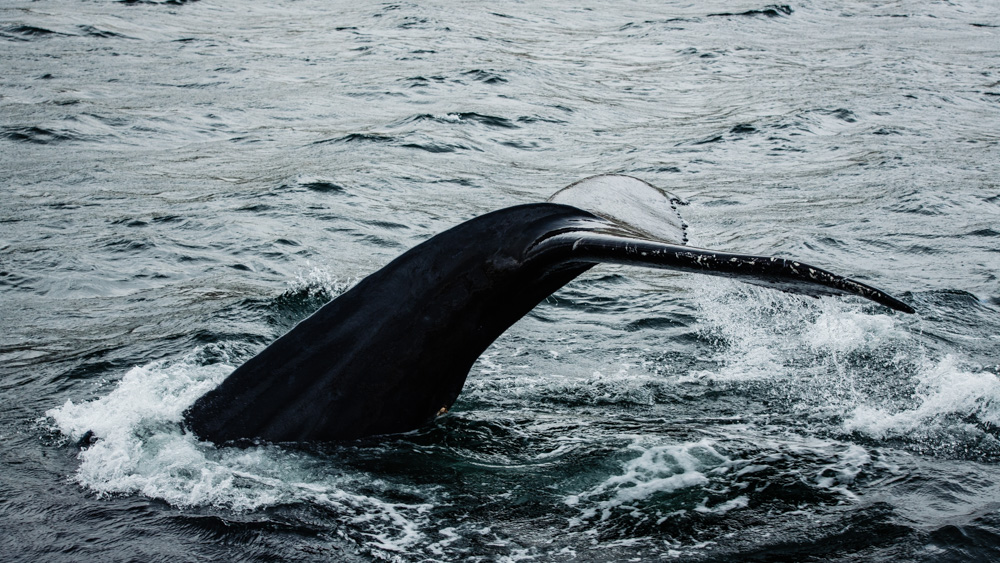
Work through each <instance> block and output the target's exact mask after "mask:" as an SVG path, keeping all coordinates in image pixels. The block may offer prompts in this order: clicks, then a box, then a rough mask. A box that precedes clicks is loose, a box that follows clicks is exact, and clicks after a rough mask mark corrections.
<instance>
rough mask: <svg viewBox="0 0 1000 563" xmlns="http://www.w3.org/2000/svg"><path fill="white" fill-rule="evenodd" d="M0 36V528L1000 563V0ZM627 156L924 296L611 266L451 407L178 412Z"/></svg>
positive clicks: (622, 553) (454, 14)
mask: <svg viewBox="0 0 1000 563" xmlns="http://www.w3.org/2000/svg"><path fill="white" fill-rule="evenodd" d="M0 47H2V48H0V70H2V72H0V182H2V188H3V196H2V197H3V199H2V201H0V437H2V438H3V447H2V448H0V463H2V469H0V529H2V530H3V533H2V534H0V553H3V554H4V558H6V559H9V560H24V561H39V560H44V561H79V560H108V561H124V560H143V561H156V560H171V561H173V560H178V559H179V560H259V561H274V560H295V561H302V560H345V559H346V560H371V559H389V560H399V561H424V560H428V561H453V560H472V561H475V560H481V561H492V560H505V561H519V560H537V561H552V560H556V561H560V560H582V561H606V560H635V559H638V560H656V559H666V560H682V561H733V560H755V561H803V560H810V559H817V560H820V559H821V560H830V561H861V560H863V561H964V560H979V561H985V560H1000V512H998V510H1000V487H998V486H997V484H996V483H997V477H998V463H1000V440H998V438H1000V430H998V426H1000V379H998V374H1000V353H998V351H997V350H998V346H1000V280H998V271H1000V254H998V250H997V248H998V245H1000V227H998V224H1000V183H998V178H1000V9H998V7H997V5H996V4H995V2H992V1H988V0H981V1H952V2H934V1H930V0H915V1H913V2H883V3H871V2H853V1H844V0H837V1H833V2H811V1H807V2H801V3H795V4H789V5H767V4H764V3H762V2H757V3H754V2H742V1H740V2H699V3H690V4H688V3H669V2H668V3H659V4H656V5H650V3H648V2H631V3H628V2H626V3H616V4H615V5H614V6H610V5H606V4H605V3H591V2H582V3H576V4H575V5H573V6H570V5H564V6H546V5H541V4H535V3H516V2H503V3H497V4H493V5H490V6H485V5H483V6H470V5H468V4H466V3H460V2H430V3H428V2H421V3H419V4H418V3H407V2H400V3H379V4H368V3H359V2H355V3H346V2H323V1H319V0H295V1H293V0H277V1H275V2H269V3H244V2H235V1H232V0H203V1H199V2H190V3H183V2H181V3H152V2H150V3H146V2H111V1H105V0H91V1H86V2H67V1H65V0H60V1H56V0H39V1H35V2H26V1H18V0H12V1H6V2H4V3H3V4H2V5H0ZM608 172H617V173H624V174H630V175H633V176H637V177H640V178H642V179H644V180H646V181H649V182H651V183H653V184H655V185H657V186H660V187H662V188H664V189H667V190H670V191H671V192H673V193H675V194H676V195H678V196H679V197H680V198H682V199H683V200H684V201H685V202H686V203H687V205H685V206H683V207H681V209H680V210H681V213H682V214H683V216H684V218H685V220H686V221H687V223H688V224H689V225H690V228H689V236H690V239H691V241H690V242H691V244H693V245H695V246H702V247H709V248H717V249H721V250H729V251H736V252H741V253H753V254H766V255H779V256H786V257H793V258H796V259H799V260H802V261H805V262H809V263H812V264H815V265H818V266H821V267H824V268H827V269H829V270H832V271H835V272H838V273H842V274H846V275H850V276H852V277H856V278H857V279H860V280H863V281H865V282H866V283H870V284H872V285H875V286H877V287H880V288H882V289H885V290H887V291H889V292H890V293H893V294H895V295H897V296H900V297H901V298H902V299H904V300H905V301H907V302H909V303H911V304H912V305H913V306H914V307H915V308H916V309H917V311H918V312H917V314H916V315H912V316H908V315H900V314H895V313H893V312H890V311H887V310H885V309H883V308H880V307H878V306H876V305H873V304H870V303H866V302H861V301H859V300H855V299H830V298H825V299H822V300H814V299H808V298H802V297H795V296H788V295H784V294H780V293H775V292H771V291H768V290H764V289H757V288H751V287H748V286H743V285H741V284H738V283H735V282H728V281H720V280H714V279H710V278H706V277H701V276H693V275H677V274H670V273H664V272H662V271H659V272H658V271H645V270H640V269H635V268H625V267H613V266H601V267H599V268H596V269H594V270H592V271H591V272H589V273H588V274H586V275H585V276H583V277H581V278H579V279H578V280H576V281H575V282H573V283H572V284H570V285H569V286H567V287H566V288H564V289H563V290H561V291H560V292H558V293H556V294H555V295H554V296H552V297H551V298H549V299H548V300H547V301H546V302H544V303H542V304H541V305H540V306H539V307H538V308H536V309H535V311H533V312H532V313H531V314H529V315H528V316H527V317H525V318H524V319H523V320H522V321H521V322H519V323H518V324H517V325H515V326H514V327H513V328H512V329H511V330H510V331H508V333H506V334H505V335H504V336H503V337H501V339H500V340H499V341H498V342H497V343H496V344H495V345H494V346H493V347H492V348H490V349H489V350H488V351H487V352H486V354H485V355H484V356H483V357H482V358H481V359H480V361H479V362H478V363H477V364H476V366H475V367H474V369H473V371H472V373H471V374H470V377H469V381H468V383H467V385H466V388H465V390H464V392H463V394H462V396H461V397H460V398H459V401H458V403H456V405H455V408H454V409H453V411H452V412H451V413H449V414H448V415H447V416H445V417H442V418H441V419H439V420H438V421H437V423H436V424H435V425H433V426H432V427H429V428H425V429H422V430H420V431H418V432H416V433H412V434H408V435H403V436H392V437H384V438H377V439H371V440H364V441H359V442H352V443H345V444H313V445H308V446H304V447H298V448H294V447H283V446H276V445H260V446H257V447H250V448H231V447H222V448H216V447H214V446H212V445H210V444H205V443H200V442H198V441H196V440H195V439H194V438H193V437H191V436H190V435H188V434H184V433H183V432H182V430H181V428H180V426H179V424H178V421H179V420H180V418H181V415H180V413H181V412H182V411H183V409H184V408H185V407H186V406H187V405H189V404H190V403H191V402H192V401H194V400H195V398H197V397H198V396H199V395H200V394H201V393H203V392H205V390H207V389H210V388H211V387H212V386H213V385H215V384H216V383H217V382H218V381H220V380H221V379H222V378H224V377H225V375H226V374H228V372H229V371H231V370H232V369H233V367H234V366H236V365H239V364H240V363H241V362H242V361H244V360H246V359H247V358H249V357H251V356H252V355H253V354H254V353H255V352H257V351H258V350H260V349H262V348H263V347H264V346H265V345H266V344H267V343H269V342H270V341H271V340H273V339H274V338H276V337H278V336H280V335H281V334H282V333H283V332H284V331H286V330H288V329H289V328H290V327H291V326H293V325H294V324H295V323H296V322H297V321H298V320H300V319H302V318H304V317H305V316H306V315H308V314H309V313H311V312H312V311H314V310H315V309H317V308H318V307H320V306H321V305H322V304H323V303H324V302H325V301H326V300H328V299H330V298H331V297H334V296H336V295H338V294H339V293H340V292H342V291H344V289H345V288H347V287H350V286H351V285H352V284H353V283H355V282H356V281H357V280H358V279H360V278H361V277H364V276H365V275H367V274H368V273H370V272H372V271H374V270H376V269H378V268H379V267H381V266H382V265H384V264H386V263H387V262H388V261H390V260H391V259H392V258H394V257H395V256H396V255H398V254H399V253H401V252H402V251H404V250H406V249H407V248H409V247H411V246H413V245H414V244H417V243H419V242H421V241H423V240H425V239H426V238H428V237H430V236H432V235H433V234H435V233H438V232H440V231H442V230H444V229H446V228H448V227H451V226H453V225H455V224H457V223H459V222H461V221H464V220H467V219H469V218H472V217H474V216H477V215H480V214H482V213H485V212H488V211H491V210H494V209H498V208H501V207H504V206H508V205H515V204H519V203H528V202H536V201H542V200H544V199H546V198H547V197H548V196H549V195H551V194H552V193H554V192H555V191H556V190H558V189H559V188H561V187H563V186H565V185H567V184H569V183H571V182H574V181H576V180H579V179H581V178H584V177H586V176H590V175H593V174H598V173H608ZM87 431H91V432H93V435H94V436H96V437H97V441H96V442H94V443H93V444H86V443H85V444H82V445H79V446H78V445H77V442H78V441H79V440H80V439H81V438H82V437H83V436H84V434H85V433H86V432H87Z"/></svg>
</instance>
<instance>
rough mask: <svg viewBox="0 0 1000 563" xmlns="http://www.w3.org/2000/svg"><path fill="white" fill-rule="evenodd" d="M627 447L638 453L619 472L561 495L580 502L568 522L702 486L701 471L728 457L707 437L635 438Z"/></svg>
mask: <svg viewBox="0 0 1000 563" xmlns="http://www.w3.org/2000/svg"><path fill="white" fill-rule="evenodd" d="M629 449H630V450H634V451H637V452H639V456H638V457H636V458H633V459H631V460H629V461H628V462H626V463H625V465H624V467H623V468H622V473H621V474H619V475H613V476H611V477H609V478H608V479H606V480H605V481H603V482H602V483H600V484H598V485H597V486H596V487H594V488H592V489H590V490H589V491H585V492H582V493H579V494H575V495H569V496H567V497H566V498H565V499H564V502H565V503H566V504H567V505H569V506H580V505H581V503H583V505H584V506H583V508H582V513H581V516H580V517H578V518H573V519H571V520H570V525H571V526H576V525H580V524H582V523H583V522H584V521H586V520H590V519H592V518H594V517H597V516H598V515H600V521H606V520H608V519H609V518H611V516H612V513H613V512H614V511H615V510H616V509H619V508H628V507H632V508H633V509H636V510H637V508H636V503H637V502H640V501H643V500H645V499H648V498H649V497H651V496H653V495H655V494H658V493H672V492H675V491H678V490H681V489H687V488H691V487H699V486H700V487H703V486H706V485H708V483H709V479H708V477H707V476H706V475H705V472H706V471H709V470H711V469H714V468H716V467H719V466H721V465H723V464H724V463H726V462H728V461H729V458H727V457H726V456H724V455H722V454H721V453H719V452H718V451H717V450H716V449H715V447H714V442H712V441H711V440H707V439H705V440H700V441H698V442H693V443H686V444H671V445H660V446H644V445H642V444H641V440H640V439H637V440H636V441H635V442H633V444H631V445H630V446H629ZM594 501H596V502H594Z"/></svg>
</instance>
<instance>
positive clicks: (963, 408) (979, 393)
mask: <svg viewBox="0 0 1000 563" xmlns="http://www.w3.org/2000/svg"><path fill="white" fill-rule="evenodd" d="M912 397H913V399H914V402H915V405H914V406H912V407H911V408H904V409H891V408H883V407H880V406H875V405H869V404H865V405H859V406H858V407H857V408H856V409H854V412H853V413H851V416H850V417H849V418H848V419H847V420H845V421H844V427H845V429H847V430H848V431H856V432H861V433H864V434H867V435H869V436H872V437H874V438H887V437H906V436H909V435H912V434H913V433H918V434H927V433H929V432H933V431H935V430H949V429H950V430H951V431H953V432H961V433H970V434H973V435H981V434H982V433H983V432H990V431H992V432H996V431H997V429H998V428H1000V378H998V377H997V374H995V373H990V372H988V371H970V370H965V369H962V367H961V366H960V364H959V362H958V360H956V358H955V357H954V356H952V355H950V354H949V355H948V356H945V357H944V358H943V359H941V360H940V361H937V362H930V361H927V360H925V361H924V362H923V363H922V366H921V369H920V370H919V371H918V373H917V377H916V388H915V389H914V390H913V394H912ZM994 440H995V438H994Z"/></svg>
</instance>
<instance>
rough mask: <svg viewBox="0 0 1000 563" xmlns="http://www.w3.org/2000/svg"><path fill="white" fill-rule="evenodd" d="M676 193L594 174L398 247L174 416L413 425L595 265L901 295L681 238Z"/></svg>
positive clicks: (293, 425)
mask: <svg viewBox="0 0 1000 563" xmlns="http://www.w3.org/2000/svg"><path fill="white" fill-rule="evenodd" d="M677 204H678V200H677V199H676V198H674V197H672V196H670V195H669V194H667V193H665V192H662V191H660V190H659V189H657V188H655V187H653V186H651V185H650V184H647V183H645V182H643V181H641V180H638V179H635V178H630V177H627V176H595V177H593V178H588V179H586V180H583V181H581V182H577V183H576V184H573V185H572V186H570V187H568V188H566V189H564V190H562V191H560V192H558V193H557V194H556V195H555V196H553V197H552V198H551V199H550V201H549V202H547V203H535V204H527V205H519V206H515V207H509V208H507V209H501V210H498V211H494V212H492V213H487V214H486V215H482V216H480V217H476V218H474V219H471V220H469V221H466V222H465V223H462V224H460V225H457V226H455V227H453V228H451V229H449V230H447V231H444V232H442V233H440V234H438V235H436V236H434V237H432V238H430V239H428V240H427V241H424V242H423V243H421V244H419V245H417V246H415V247H413V248H411V249H410V250H408V251H407V252H405V253H403V254H402V255H401V256H399V257H398V258H396V259H395V260H393V261H392V262H390V263H389V264H387V265H386V266H385V267H383V268H382V269H381V270H379V271H377V272H375V273H373V274H371V275H370V276H368V277H366V278H365V279H364V280H362V281H361V282H359V283H358V284H357V285H355V286H354V287H353V288H351V289H350V290H349V291H347V292H346V293H344V294H343V295H341V296H339V297H337V298H336V299H334V300H333V301H331V302H330V303H328V304H326V305H325V306H323V308H321V309H320V310H319V311H317V312H316V313H314V314H313V315H312V316H310V317H309V318H307V319H305V320H303V321H302V322H301V323H299V324H298V325H297V326H296V327H295V328H293V329H292V330H291V331H289V332H288V333H287V334H285V335H284V336H282V337H281V338H279V339H277V340H276V341H274V342H273V343H272V344H271V345H270V346H268V347H267V348H265V349H264V350H263V351H261V352H260V353H259V354H257V355H256V356H254V357H253V358H251V359H250V360H248V361H247V362H246V363H244V364H243V365H242V366H240V367H238V368H237V369H236V370H235V371H233V373H231V374H230V375H229V377H227V378H226V380H225V381H223V382H222V383H221V384H220V385H219V386H218V387H216V388H215V389H213V390H211V391H209V392H208V393H206V394H205V395H203V396H202V397H201V398H199V399H198V400H197V401H195V403H194V404H193V405H191V407H190V408H189V409H187V411H185V413H184V419H185V423H186V425H187V427H188V428H189V429H190V430H191V431H193V432H194V433H195V434H197V435H198V436H199V437H200V438H202V439H206V440H211V441H213V442H216V443H224V442H227V441H239V440H245V439H251V440H252V439H262V440H266V441H271V442H302V441H328V440H344V439H353V438H360V437H364V436H372V435H378V434H393V433H398V432H406V431H410V430H414V429H416V428H419V427H420V426H422V425H423V424H426V423H427V422H429V421H430V420H433V419H434V417H435V416H436V415H437V413H439V412H441V411H442V409H448V408H450V407H451V405H452V403H454V401H455V399H456V398H457V397H458V394H459V393H460V392H461V390H462V386H463V385H464V384H465V378H466V376H467V375H468V373H469V370H470V369H471V367H472V365H473V363H474V362H475V361H476V359H477V358H478V357H479V355H480V354H482V352H483V351H484V350H486V348H487V347H488V346H489V345H490V344H491V343H492V342H493V341H494V340H496V338H497V337H498V336H500V334H502V333H503V332H504V331H505V330H507V328H509V327H510V326H511V325H512V324H514V323H515V322H517V320H518V319H520V318H521V317H523V316H524V315H526V314H527V313H528V312H529V311H530V310H531V309H532V308H534V307H535V306H536V305H537V304H538V303H539V302H541V301H542V300H543V299H545V298H546V297H548V296H549V295H550V294H551V293H553V292H554V291H556V290H558V289H559V288H560V287H562V286H564V285H565V284H567V283H569V282H570V281H572V280H573V279H574V278H575V277H576V276H578V275H580V274H582V273H583V272H585V271H587V270H588V269H590V268H592V267H593V266H594V265H596V264H598V263H601V262H613V263H619V264H632V265H640V266H648V267H655V268H665V269H671V270H681V271H689V272H699V273H703V274H709V275H713V276H727V277H732V278H734V279H739V280H741V281H745V282H749V283H754V284H759V285H764V286H767V287H773V288H776V289H780V290H783V291H789V292H794V293H803V294H807V295H814V296H819V295H858V296H861V297H864V298H867V299H871V300H873V301H876V302H878V303H881V304H883V305H885V306H887V307H890V308H892V309H896V310H898V311H904V312H908V313H910V312H913V309H912V308H910V307H909V306H908V305H906V304H905V303H903V302H901V301H899V300H897V299H895V298H894V297H891V296H890V295H888V294H886V293H884V292H882V291H879V290H878V289H875V288H873V287H870V286H867V285H865V284H863V283H860V282H857V281H854V280H851V279H848V278H844V277H841V276H838V275H836V274H832V273H830V272H827V271H826V270H822V269H820V268H817V267H815V266H810V265H808V264H803V263H800V262H795V261H792V260H786V259H782V258H770V257H762V256H745V255H740V254H729V253H725V252H715V251H711V250H703V249H699V248H690V247H687V246H685V242H686V235H685V225H684V222H683V221H682V220H681V218H680V215H679V214H678V213H677V209H676V206H677Z"/></svg>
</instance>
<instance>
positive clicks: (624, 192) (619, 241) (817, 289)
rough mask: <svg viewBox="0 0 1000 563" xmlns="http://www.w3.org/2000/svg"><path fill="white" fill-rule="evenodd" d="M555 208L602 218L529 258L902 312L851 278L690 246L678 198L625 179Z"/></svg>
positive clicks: (541, 246) (568, 196) (583, 187)
mask: <svg viewBox="0 0 1000 563" xmlns="http://www.w3.org/2000/svg"><path fill="white" fill-rule="evenodd" d="M549 202H550V203H559V204H564V205H571V206H573V207H576V208H579V209H583V210H585V211H588V212H589V213H592V214H594V215H596V216H597V217H599V218H600V221H599V222H598V223H597V224H595V223H592V222H589V221H580V222H579V223H580V224H579V226H578V227H577V228H570V229H564V230H561V231H558V232H554V233H552V234H551V235H550V236H547V237H545V238H544V239H542V240H540V241H538V243H537V244H535V245H534V246H533V247H532V248H531V249H530V250H529V252H528V258H529V259H533V260H540V261H544V262H549V263H552V262H565V263H570V262H584V263H586V262H589V263H615V264H626V265H632V266H645V267H651V268H660V269H667V270H678V271H685V272H696V273H701V274H707V275H711V276H720V277H727V278H733V279H736V280H739V281H742V282H745V283H750V284H754V285H759V286H763V287H768V288H772V289H777V290H780V291H784V292H788V293H798V294H802V295H809V296H813V297H819V296H827V295H856V296H859V297H864V298H866V299H870V300H872V301H875V302H876V303H879V304H881V305H884V306H886V307H889V308H890V309H894V310H896V311H901V312H904V313H913V312H914V309H913V308H912V307H910V306H909V305H907V304H906V303H903V302H902V301H900V300H899V299H896V298H895V297H892V296H891V295H889V294H887V293H885V292H884V291H881V290H879V289H877V288H874V287H872V286H869V285H867V284H864V283H861V282H859V281H856V280H852V279H850V278H846V277H843V276H839V275H837V274H834V273H832V272H828V271H826V270H824V269H822V268H818V267H816V266H811V265H809V264H805V263H802V262H798V261H795V260H788V259H785V258H777V257H773V256H753V255H747V254H733V253H729V252H722V251H717V250H709V249H704V248H694V247H689V246H686V243H687V225H686V224H685V223H684V221H683V220H682V219H681V217H680V214H679V213H678V212H677V205H678V204H679V203H680V199H679V198H677V197H676V196H673V195H672V194H670V193H668V192H665V191H663V190H661V189H659V188H657V187H655V186H653V185H651V184H649V183H647V182H644V181H642V180H639V179H638V178H633V177H631V176H623V175H602V176H593V177H591V178H586V179H584V180H581V181H579V182H576V183H575V184H571V185H570V186H567V187H566V188H564V189H562V190H560V191H558V192H556V194H555V195H553V196H552V197H551V198H549Z"/></svg>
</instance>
